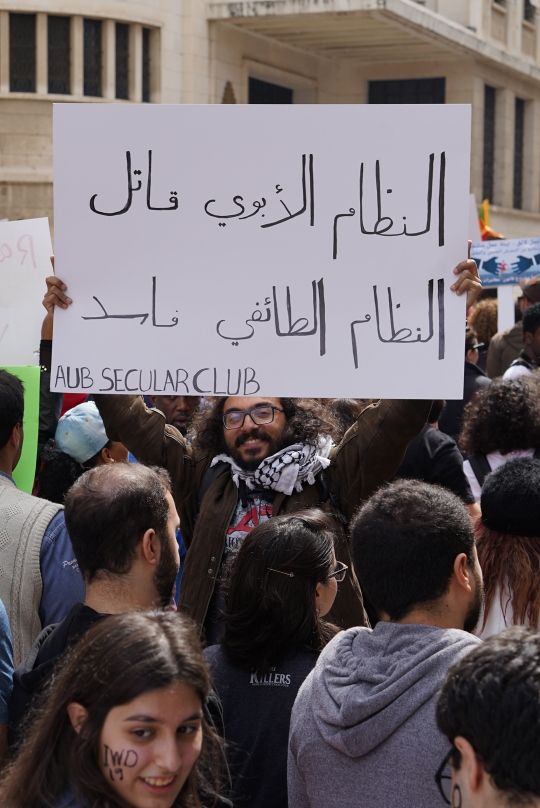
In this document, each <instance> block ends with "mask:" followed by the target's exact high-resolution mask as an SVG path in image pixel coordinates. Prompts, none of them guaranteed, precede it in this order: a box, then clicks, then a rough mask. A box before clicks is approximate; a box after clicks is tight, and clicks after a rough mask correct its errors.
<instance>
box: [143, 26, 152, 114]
mask: <svg viewBox="0 0 540 808" xmlns="http://www.w3.org/2000/svg"><path fill="white" fill-rule="evenodd" d="M150 36H151V31H150V28H143V29H142V100H143V101H150V69H151V62H150Z"/></svg>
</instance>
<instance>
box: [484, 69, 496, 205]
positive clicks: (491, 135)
mask: <svg viewBox="0 0 540 808" xmlns="http://www.w3.org/2000/svg"><path fill="white" fill-rule="evenodd" d="M496 98H497V91H496V90H495V87H490V86H489V85H487V84H486V85H485V87H484V165H483V174H482V194H483V198H484V199H489V200H490V201H491V202H493V175H494V170H495V102H496Z"/></svg>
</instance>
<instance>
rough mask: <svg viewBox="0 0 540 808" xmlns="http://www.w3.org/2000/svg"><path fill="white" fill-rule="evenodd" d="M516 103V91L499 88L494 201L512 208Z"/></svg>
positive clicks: (496, 115) (496, 119) (496, 113)
mask: <svg viewBox="0 0 540 808" xmlns="http://www.w3.org/2000/svg"><path fill="white" fill-rule="evenodd" d="M515 105H516V98H515V95H514V93H512V92H510V90H507V89H501V90H497V100H496V109H495V177H494V191H493V202H494V204H496V205H501V206H502V207H504V208H511V207H512V202H513V199H512V198H513V188H514V120H515Z"/></svg>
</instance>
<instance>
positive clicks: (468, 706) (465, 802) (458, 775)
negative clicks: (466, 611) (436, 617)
mask: <svg viewBox="0 0 540 808" xmlns="http://www.w3.org/2000/svg"><path fill="white" fill-rule="evenodd" d="M437 723H438V725H439V729H440V730H441V732H443V733H444V735H446V737H447V738H448V740H449V742H450V744H451V745H452V748H451V751H450V752H449V755H448V760H449V763H450V764H451V770H452V771H451V774H452V780H451V782H450V781H449V780H448V779H446V778H445V779H446V783H445V785H443V784H442V782H441V786H440V787H441V788H442V789H443V793H444V795H445V799H446V801H447V802H448V803H449V804H450V805H454V806H461V808H510V806H516V808H517V806H519V808H533V807H535V806H540V765H539V761H540V633H539V632H537V631H534V632H533V631H529V630H527V629H524V628H513V629H509V630H508V631H505V632H504V633H502V634H499V635H498V636H496V637H491V638H490V639H488V640H486V641H485V642H484V643H482V644H481V645H478V646H476V647H475V648H474V649H473V650H472V651H470V652H469V653H468V654H467V655H466V656H465V657H464V658H463V659H461V660H460V661H459V662H458V663H457V664H456V665H455V666H454V667H452V668H451V669H450V671H449V672H448V676H447V679H446V682H445V683H444V685H443V688H442V690H441V693H440V696H439V700H438V704H437ZM443 770H444V767H443V763H442V764H441V769H440V770H439V777H438V782H440V775H441V774H443ZM445 787H446V791H445V790H444V789H445Z"/></svg>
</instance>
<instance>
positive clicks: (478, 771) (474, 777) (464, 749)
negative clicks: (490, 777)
mask: <svg viewBox="0 0 540 808" xmlns="http://www.w3.org/2000/svg"><path fill="white" fill-rule="evenodd" d="M454 746H455V747H456V749H457V750H458V752H459V753H460V756H461V765H460V767H459V769H458V771H459V779H460V780H461V781H462V782H463V781H464V783H465V786H466V788H467V790H468V792H469V793H470V794H474V793H476V792H478V791H479V790H480V789H481V788H482V786H483V785H484V784H485V782H486V779H487V774H486V772H485V771H484V769H483V768H482V765H481V763H480V762H479V760H478V758H477V756H476V752H475V751H474V749H473V747H472V746H471V744H470V743H469V741H468V740H467V739H466V738H463V737H462V736H461V735H458V736H457V737H456V738H454Z"/></svg>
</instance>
